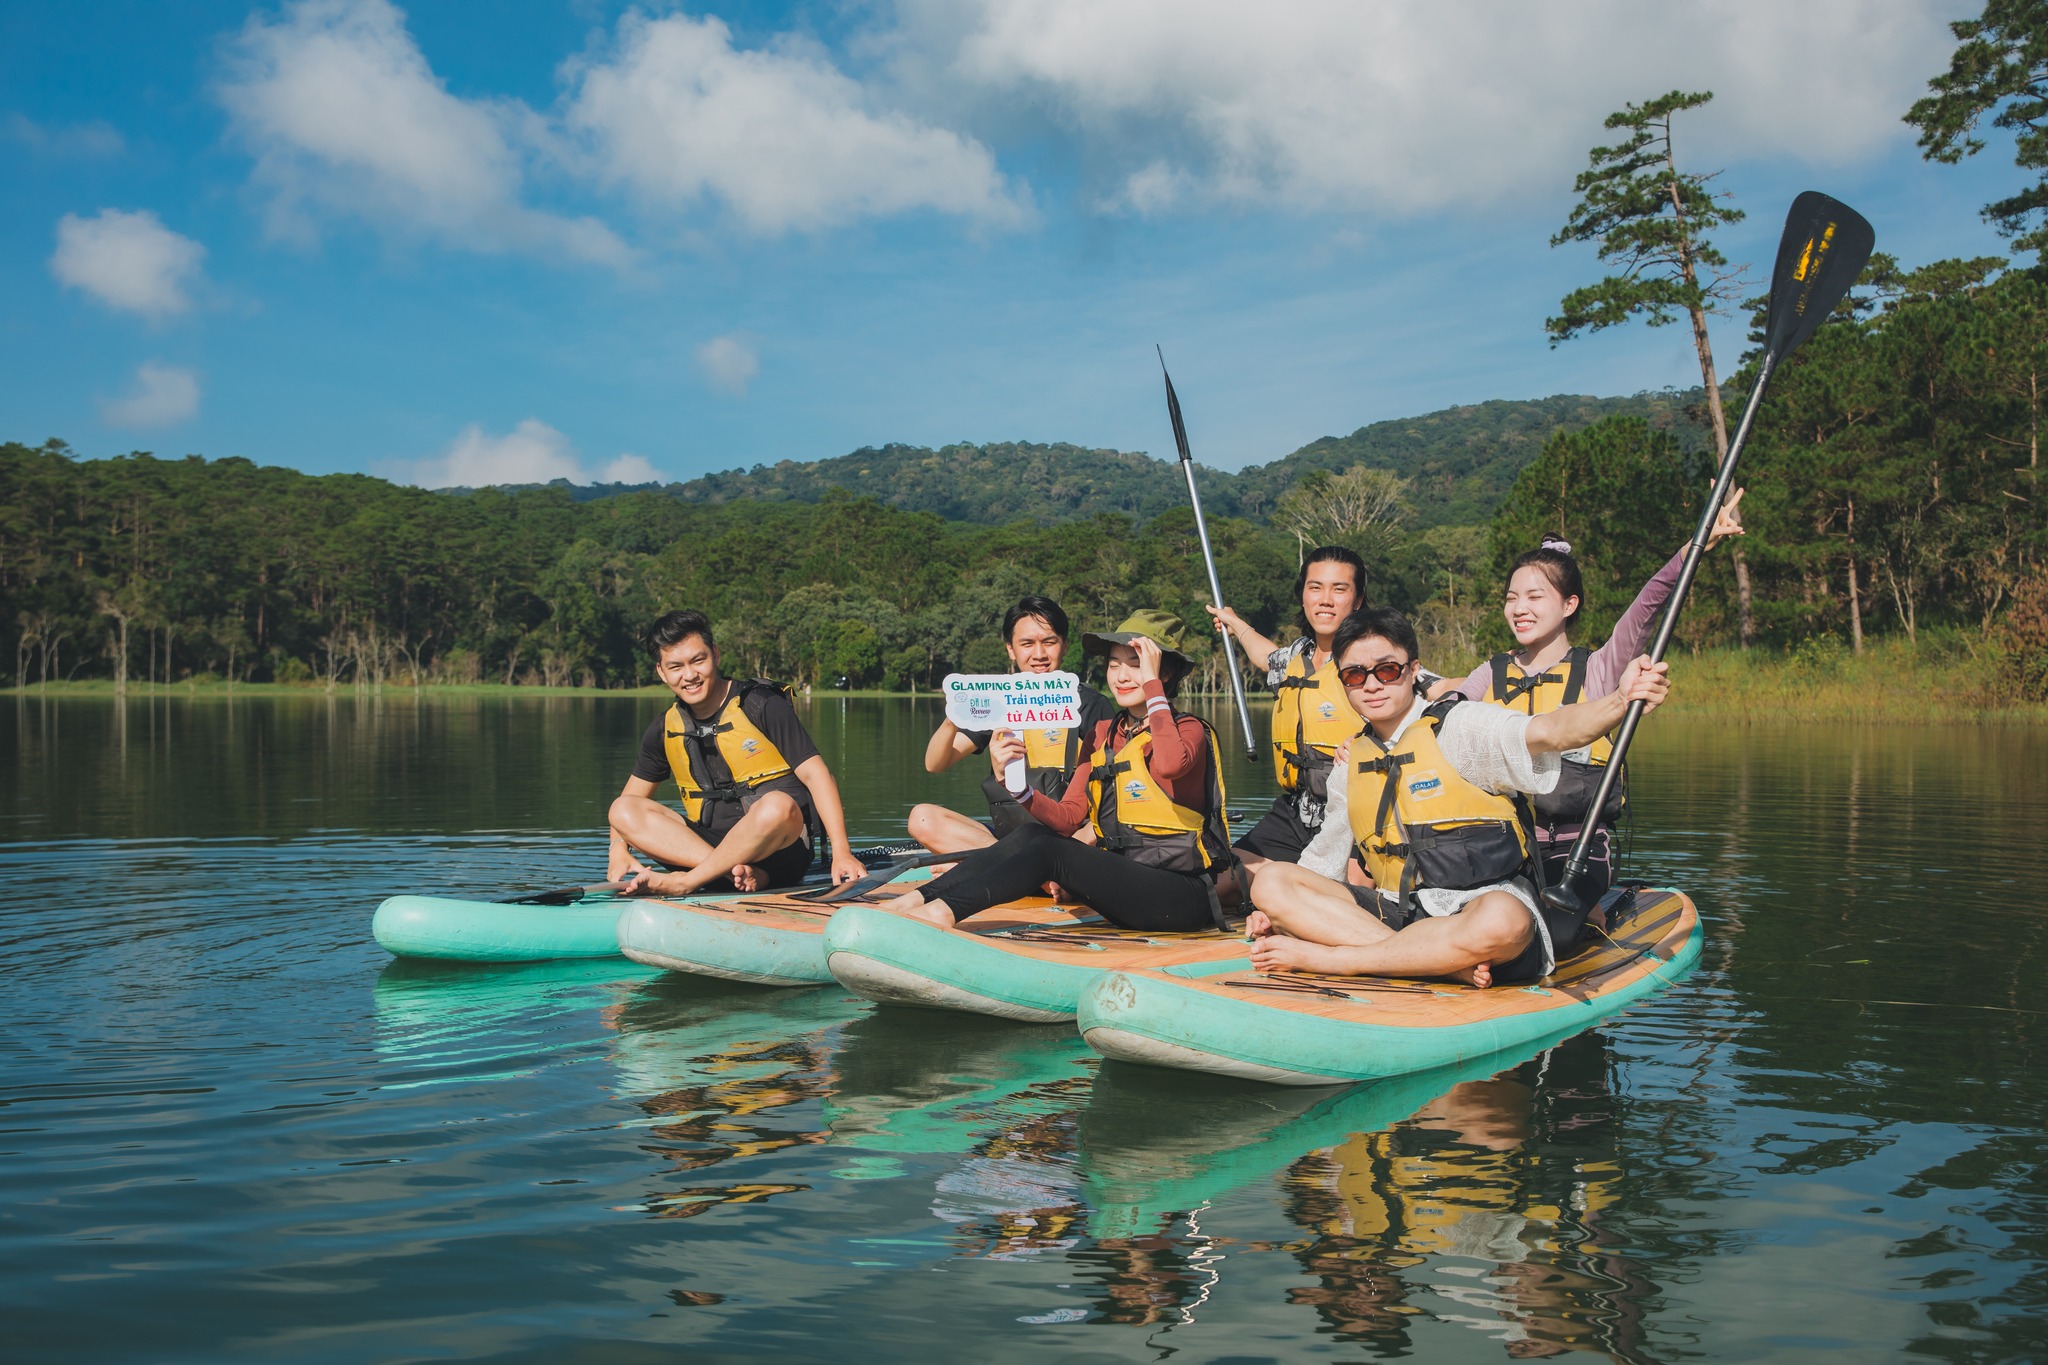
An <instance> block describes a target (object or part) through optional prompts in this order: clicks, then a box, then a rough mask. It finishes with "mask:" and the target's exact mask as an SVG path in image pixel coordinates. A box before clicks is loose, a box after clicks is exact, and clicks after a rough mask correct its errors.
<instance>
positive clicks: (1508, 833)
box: [1245, 607, 1670, 986]
mask: <svg viewBox="0 0 2048 1365" xmlns="http://www.w3.org/2000/svg"><path fill="white" fill-rule="evenodd" d="M1332 653H1333V654H1334V656H1335V658H1336V663H1337V677H1338V681H1339V682H1340V683H1341V684H1342V685H1343V687H1344V692H1345V696H1346V698H1347V699H1348V700H1349V701H1350V703H1351V706H1352V709H1353V710H1355V711H1357V712H1358V714H1359V716H1360V717H1361V718H1362V719H1363V720H1364V721H1365V730H1364V731H1363V732H1362V733H1361V734H1360V735H1359V737H1358V738H1357V739H1355V740H1353V741H1352V742H1351V743H1350V745H1349V746H1347V747H1346V748H1344V749H1340V750H1339V751H1338V754H1337V773H1338V774H1341V780H1339V778H1338V777H1335V776H1333V778H1332V780H1331V782H1330V804H1329V808H1328V810H1327V812H1326V814H1325V816H1324V820H1323V827H1322V829H1321V830H1320V831H1318V832H1317V834H1316V837H1315V839H1314V840H1313V841H1312V842H1311V843H1310V844H1309V846H1308V848H1306V849H1305V850H1303V852H1302V856H1301V861H1300V862H1299V863H1278V862H1276V863H1268V864H1267V865H1266V866H1264V867H1262V868H1260V869H1259V871H1258V873H1257V875H1256V876H1255V877H1254V878H1253V881H1252V904H1253V905H1254V906H1255V907H1257V908H1256V909H1255V910H1254V912H1253V913H1252V915H1251V917H1250V919H1249V920H1248V921H1247V922H1246V926H1245V927H1246V929H1247V930H1248V931H1249V932H1250V933H1251V934H1252V935H1253V937H1254V938H1256V939H1257V940H1258V941H1257V943H1256V944H1254V946H1253V948H1252V964H1253V965H1254V966H1255V967H1257V968H1258V970H1260V971H1262V972H1273V971H1282V970H1293V971H1314V972H1331V973H1338V974H1343V975H1350V976H1446V977H1456V978H1458V979H1460V980H1464V981H1469V982H1471V983H1472V984H1473V985H1475V986H1491V985H1495V984H1499V985H1509V984H1515V983H1519V982H1526V981H1533V980H1536V979H1537V978H1539V977H1542V976H1546V975H1548V974H1549V972H1550V970H1551V968H1552V967H1553V966H1554V965H1555V964H1556V961H1557V959H1558V958H1559V957H1560V956H1562V955H1564V954H1565V953H1567V952H1569V951H1570V949H1571V947H1572V942H1573V941H1574V940H1575V939H1576V938H1577V935H1578V933H1579V931H1580V929H1581V927H1582V926H1581V925H1580V924H1579V923H1578V922H1576V921H1573V922H1567V920H1566V917H1564V916H1561V915H1558V914H1556V912H1553V911H1549V910H1546V909H1544V908H1542V906H1541V902H1540V899H1539V898H1538V896H1537V888H1536V885H1535V867H1534V865H1533V864H1532V860H1531V853H1532V848H1533V845H1532V843H1531V840H1530V835H1529V829H1528V823H1527V816H1526V805H1525V804H1522V803H1519V802H1518V801H1517V799H1516V798H1517V797H1518V796H1520V795H1527V794H1532V793H1542V792H1547V791H1549V790H1551V788H1553V787H1555V786H1556V785H1557V778H1558V772H1559V757H1560V755H1562V754H1565V753H1568V752H1570V751H1572V750H1575V749H1580V748H1583V747H1584V746H1586V745H1588V744H1590V743H1592V742H1593V741H1594V740H1595V739H1598V738H1599V737H1600V736H1601V735H1604V734H1606V733H1607V732H1608V731H1609V730H1612V729H1613V728H1614V727H1615V726H1616V725H1619V724H1620V723H1621V718H1622V716H1623V714H1624V713H1625V712H1626V711H1627V710H1628V705H1629V703H1630V702H1632V701H1636V700H1641V701H1642V702H1643V703H1644V705H1645V707H1646V709H1650V710H1654V709H1656V707H1658V706H1659V705H1661V704H1662V703H1663V701H1664V699H1665V697H1666V696H1667V695H1668V694H1669V691H1670V684H1669V681H1668V679H1667V677H1666V671H1667V665H1665V664H1661V663H1659V664H1652V663H1651V662H1650V661H1649V659H1648V658H1647V657H1644V658H1638V659H1636V660H1635V661H1634V662H1632V663H1631V664H1629V665H1628V667H1627V669H1626V671H1625V672H1624V673H1623V675H1622V679H1621V685H1620V686H1619V687H1618V688H1617V689H1616V690H1615V691H1613V692H1611V693H1609V694H1608V695H1606V696H1604V697H1600V698H1597V699H1595V700H1593V701H1586V702H1580V703H1578V704H1576V705H1573V706H1561V707H1559V708H1557V709H1556V710H1554V711H1548V712H1545V713H1544V714H1542V715H1539V716H1529V715H1526V714H1524V713H1522V712H1520V711H1512V710H1509V709H1507V708H1505V707H1500V706H1486V705H1480V704H1468V703H1465V702H1464V699H1463V698H1462V697H1460V696H1458V695H1457V694H1455V693H1453V694H1452V695H1451V696H1449V697H1446V698H1444V699H1443V700H1441V701H1438V702H1437V703H1435V704H1434V705H1432V704H1430V703H1429V702H1428V701H1426V700H1425V699H1424V697H1423V696H1422V694H1421V693H1420V692H1419V691H1418V690H1417V687H1416V674H1417V665H1416V657H1415V656H1416V653H1417V648H1416V640H1415V627H1414V626H1412V625H1410V624H1409V622H1408V619H1407V618H1406V617H1404V616H1402V615H1401V613H1399V612H1397V611H1394V610H1391V609H1389V608H1384V607H1379V608H1373V609H1371V610H1368V611H1362V612H1358V613H1356V614H1354V615H1352V616H1351V617H1349V618H1348V619H1347V620H1346V621H1345V622H1344V624H1343V625H1342V626H1340V627H1339V628H1338V630H1337V634H1336V637H1335V639H1334V640H1333V641H1332ZM1354 849H1355V850H1356V852H1357V854H1358V857H1359V859H1360V861H1361V862H1362V863H1364V865H1365V869H1366V871H1367V872H1368V873H1369V874H1371V876H1372V879H1373V881H1374V883H1375V884H1374V886H1372V887H1370V888H1365V887H1350V886H1346V885H1345V884H1344V882H1343V880H1342V878H1343V875H1344V864H1345V862H1346V860H1347V858H1348V857H1349V856H1350V854H1351V853H1352V851H1353V850H1354Z"/></svg>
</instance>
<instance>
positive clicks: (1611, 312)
mask: <svg viewBox="0 0 2048 1365" xmlns="http://www.w3.org/2000/svg"><path fill="white" fill-rule="evenodd" d="M1713 98H1714V95H1713V92H1712V91H1700V92H1687V91H1683V90H1673V91H1671V92H1669V93H1668V94H1664V95H1660V96H1658V97H1657V98H1656V99H1653V100H1646V101H1644V102H1643V103H1642V104H1631V105H1629V106H1628V107H1626V108H1624V109H1622V110H1621V111H1620V112H1619V113H1615V114H1609V115H1608V116H1607V123H1606V125H1605V126H1606V127H1608V128H1609V129H1623V130H1626V131H1627V132H1628V134H1629V136H1628V138H1627V139H1626V140H1625V141H1623V142H1620V143H1617V144H1616V145H1615V146H1612V147H1595V148H1594V149H1593V151H1592V153H1591V157H1590V160H1591V163H1592V164H1591V165H1590V166H1589V167H1588V168H1587V169H1586V170H1584V171H1581V172H1580V173H1579V178H1578V179H1577V180H1576V181H1574V182H1573V184H1572V189H1573V191H1574V192H1575V193H1577V194H1578V195H1579V203H1578V206H1577V207H1576V208H1574V209H1573V210H1572V213H1571V217H1570V218H1568V219H1567V220H1566V221H1565V225H1564V227H1563V228H1562V229H1561V230H1560V231H1559V232H1558V233H1557V235H1556V236H1554V237H1552V238H1551V239H1550V244H1551V245H1552V246H1563V245H1564V244H1565V243H1567V242H1597V243H1598V244H1599V247H1600V259H1601V260H1602V261H1608V262H1612V263H1614V264H1616V265H1618V266H1620V267H1621V271H1620V273H1619V274H1615V275H1609V276H1608V277H1607V278H1606V279H1604V280H1601V281H1599V282H1598V283H1596V284H1590V285H1587V286H1586V287H1585V288H1583V289H1575V290H1573V291H1572V292H1571V293H1569V294H1567V295H1565V297H1564V299H1563V301H1562V302H1561V303H1559V305H1558V307H1559V309H1560V310H1561V311H1560V312H1559V315H1558V316H1557V317H1554V318H1548V319H1546V320H1545V321H1544V324H1543V326H1544V330H1545V331H1547V332H1548V333H1549V334H1550V344H1551V345H1553V346H1555V345H1556V344H1557V343H1558V342H1560V341H1566V340H1569V339H1570V338H1572V337H1575V336H1577V335H1578V334H1579V333H1581V332H1597V331H1599V330H1600V329H1602V328H1604V327H1613V326H1617V325H1619V324H1621V323H1624V322H1628V321H1630V320H1632V319H1635V318H1638V317H1640V318H1642V319H1643V320H1644V321H1645V322H1647V323H1649V325H1650V326H1652V327H1663V326H1667V325H1669V324H1670V323H1673V322H1676V321H1677V320H1678V318H1679V316H1680V315H1681V314H1683V315H1684V316H1685V317H1687V318H1688V319H1690V320H1691V322H1692V339H1693V347H1694V349H1695V350H1697V351H1698V352H1699V358H1700V380H1701V383H1702V386H1703V387H1704V388H1705V390H1706V397H1707V413H1708V416H1709V417H1710V419H1711V420H1712V424H1713V428H1714V453H1715V455H1716V457H1725V456H1726V455H1727V453H1728V420H1727V418H1726V416H1725V415H1724V414H1723V412H1722V409H1721V384H1720V381H1719V379H1718V378H1717V377H1716V376H1715V372H1714V347H1713V343H1712V342H1711V341H1710V340H1709V339H1708V337H1707V316H1708V315H1709V314H1711V313H1718V312H1720V311H1722V309H1721V305H1722V304H1723V303H1725V302H1727V301H1728V300H1730V299H1732V298H1733V297H1735V293H1736V288H1735V281H1736V278H1737V276H1739V275H1740V273H1741V272H1740V271H1739V270H1731V269H1729V267H1728V260H1727V258H1726V257H1725V256H1723V255H1722V254H1721V253H1720V251H1719V250H1717V249H1716V248H1715V247H1714V245H1713V243H1712V242H1710V241H1708V240H1707V233H1709V232H1711V231H1712V230H1713V229H1715V228H1717V227H1722V226H1725V225H1726V224H1729V223H1739V222H1741V221H1742V219H1743V217H1744V215H1743V212H1742V210H1740V209H1738V208H1734V207H1732V206H1730V205H1729V204H1727V203H1726V202H1725V200H1726V199H1727V196H1726V195H1717V194H1715V193H1714V192H1713V191H1712V190H1711V189H1709V188H1708V182H1709V181H1711V180H1712V179H1713V178H1714V175H1715V174H1718V172H1714V173H1710V174H1704V175H1702V174H1696V173H1691V172H1686V171H1681V170H1680V169H1679V168H1678V154H1677V151H1676V150H1675V148H1674V146H1673V141H1672V135H1671V123H1672V119H1673V118H1674V117H1675V116H1676V115H1678V114H1681V113H1683V112H1685V111H1686V110H1689V109H1697V108H1699V107H1700V106H1702V105H1704V104H1706V103H1707V102H1708V101H1710V100H1712V99H1713ZM1733 559H1734V567H1735V584H1736V597H1737V610H1738V618H1739V622H1740V635H1741V640H1742V643H1743V646H1744V647H1745V648H1746V647H1747V646H1748V645H1749V643H1750V641H1751V640H1752V639H1753V638H1754V636H1755V634H1756V622H1755V614H1754V612H1753V611H1752V610H1751V604H1750V591H1749V565H1748V561H1747V560H1745V559H1744V558H1743V556H1742V554H1741V551H1740V549H1739V548H1738V549H1737V550H1736V552H1735V554H1734V555H1733Z"/></svg>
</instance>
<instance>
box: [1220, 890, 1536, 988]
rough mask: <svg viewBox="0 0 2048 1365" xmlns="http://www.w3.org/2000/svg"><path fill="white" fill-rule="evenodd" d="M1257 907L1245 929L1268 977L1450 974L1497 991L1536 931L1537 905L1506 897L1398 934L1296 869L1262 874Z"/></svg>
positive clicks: (1483, 899) (1347, 896) (1490, 895)
mask: <svg viewBox="0 0 2048 1365" xmlns="http://www.w3.org/2000/svg"><path fill="white" fill-rule="evenodd" d="M1252 904H1253V906H1254V907H1256V908H1255V909H1254V911H1253V913H1252V915H1251V917H1250V918H1249V919H1248V920H1247V921H1246V922H1245V930H1246V932H1248V933H1250V934H1251V935H1252V936H1253V937H1254V938H1256V939H1257V940H1258V941H1257V943H1256V944H1254V945H1253V948H1252V965H1253V966H1254V967H1256V968H1257V969H1258V970H1259V971H1262V972H1273V971H1289V970H1291V971H1308V972H1328V973H1331V974H1333V975H1341V976H1450V977H1457V978H1458V979H1460V980H1463V981H1469V982H1471V983H1472V984H1473V985H1475V986H1490V985H1492V984H1493V967H1494V965H1495V964H1498V963H1505V962H1511V961H1513V960H1514V959H1515V958H1516V957H1517V956H1518V955H1519V954H1520V953H1521V951H1522V950H1523V949H1524V948H1526V947H1528V946H1529V940H1530V938H1531V937H1532V936H1533V935H1534V934H1535V932H1536V925H1535V920H1534V919H1533V917H1531V915H1530V914H1529V907H1527V906H1526V905H1524V904H1522V902H1521V901H1519V900H1517V899H1516V898H1515V897H1513V896H1511V895H1509V894H1508V893H1507V892H1505V891H1489V892H1487V893H1486V894H1485V895H1482V896H1480V897H1478V898H1476V899H1475V900H1473V901H1472V902H1471V903H1469V904H1468V905H1466V906H1465V908H1464V909H1462V910H1460V911H1459V912H1458V913H1457V914H1455V915H1441V916H1437V915H1429V916H1424V917H1423V918H1421V919H1418V920H1417V921H1416V922H1415V923H1413V924H1410V925H1409V926H1408V927H1407V928H1405V929H1402V930H1400V931H1398V932H1396V931H1395V930H1393V929H1389V928H1388V927H1387V926H1386V925H1385V924H1384V923H1382V922H1381V921H1380V919H1379V917H1378V916H1377V915H1375V914H1373V913H1372V912H1371V911H1370V910H1367V909H1365V908H1364V907H1363V906H1361V905H1360V904H1359V903H1358V902H1357V900H1356V899H1354V898H1353V896H1352V894H1351V891H1350V889H1349V888H1348V887H1346V886H1344V885H1343V884H1342V883H1340V882H1333V881H1331V880H1330V879H1329V878H1328V877H1325V876H1322V875H1320V874H1319V873H1315V872H1310V871H1308V870H1307V869H1305V868H1303V867H1300V866H1298V865H1297V864H1294V863H1267V864H1266V865H1265V866H1264V867H1262V868H1260V869H1259V872H1258V875H1257V876H1256V877H1254V878H1253V880H1252Z"/></svg>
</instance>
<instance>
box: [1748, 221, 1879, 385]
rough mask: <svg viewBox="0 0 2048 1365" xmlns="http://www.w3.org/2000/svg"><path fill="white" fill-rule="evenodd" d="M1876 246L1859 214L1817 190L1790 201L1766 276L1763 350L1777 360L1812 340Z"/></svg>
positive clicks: (1874, 234)
mask: <svg viewBox="0 0 2048 1365" xmlns="http://www.w3.org/2000/svg"><path fill="white" fill-rule="evenodd" d="M1876 242H1877V234H1876V233H1875V232H1873V231H1872V230H1871V227H1870V224H1869V223H1868V222H1866V221H1864V218H1863V215H1862V214H1860V213H1858V212H1856V210H1854V209H1852V208H1850V207H1849V206H1848V205H1847V204H1844V203H1843V202H1842V201H1841V200H1839V199H1830V198H1829V197H1828V196H1826V195H1825V194H1822V193H1820V192H1819V191H1818V190H1808V191H1806V193H1804V194H1802V195H1800V196H1799V197H1798V198H1797V199H1794V200H1793V201H1792V211H1791V212H1790V213H1788V214H1786V215H1785V235H1784V236H1782V237H1780V238H1779V239H1778V263H1777V265H1776V266H1775V267H1774V268H1773V269H1772V271H1771V311H1770V317H1769V321H1768V322H1766V323H1765V325H1764V349H1765V350H1766V351H1768V352H1770V353H1771V354H1772V355H1775V356H1777V357H1778V359H1780V360H1783V359H1784V358H1785V357H1786V356H1788V355H1790V354H1792V352H1793V351H1794V350H1796V349H1797V348H1798V347H1799V344H1800V343H1801V342H1803V341H1805V340H1806V339H1807V338H1808V337H1810V336H1812V335H1813V333H1814V329H1815V328H1817V327H1819V326H1820V325H1821V324H1822V323H1823V322H1825V321H1827V318H1828V314H1830V313H1832V312H1834V311H1835V305H1836V304H1838V303H1840V302H1841V301H1842V296H1843V295H1844V294H1847V293H1848V292H1849V286H1850V285H1852V284H1854V283H1856V277H1857V276H1858V275H1860V274H1862V273H1863V263H1864V262H1865V261H1868V260H1869V259H1870V248H1871V247H1872V246H1873V245H1875V244H1876Z"/></svg>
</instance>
